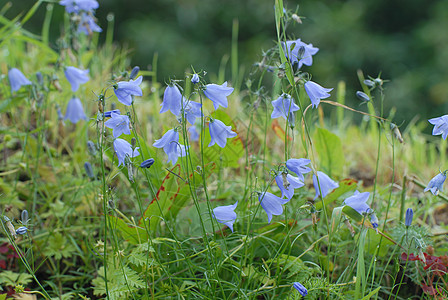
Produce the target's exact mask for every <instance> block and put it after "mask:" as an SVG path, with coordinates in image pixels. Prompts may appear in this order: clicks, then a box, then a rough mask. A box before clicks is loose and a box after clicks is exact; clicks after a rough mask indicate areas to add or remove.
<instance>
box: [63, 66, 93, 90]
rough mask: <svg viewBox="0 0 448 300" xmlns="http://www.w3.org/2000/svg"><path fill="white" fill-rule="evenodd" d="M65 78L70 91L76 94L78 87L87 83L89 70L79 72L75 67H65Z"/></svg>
mask: <svg viewBox="0 0 448 300" xmlns="http://www.w3.org/2000/svg"><path fill="white" fill-rule="evenodd" d="M64 73H65V77H66V78H67V80H68V82H70V85H71V86H72V91H73V92H76V91H77V90H78V89H79V85H81V84H83V83H86V82H87V81H89V76H88V74H89V70H88V69H87V70H81V69H78V68H75V67H66V68H65V70H64Z"/></svg>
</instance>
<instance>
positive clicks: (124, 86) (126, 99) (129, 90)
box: [114, 76, 143, 106]
mask: <svg viewBox="0 0 448 300" xmlns="http://www.w3.org/2000/svg"><path fill="white" fill-rule="evenodd" d="M142 80H143V77H142V76H139V77H138V78H137V79H136V80H132V79H131V80H129V82H126V81H120V82H119V83H117V85H116V86H114V92H115V95H116V96H117V98H118V101H120V102H121V103H123V104H124V105H127V106H130V105H131V104H132V96H143V92H142V89H141V88H140V86H139V85H140V84H141V83H142Z"/></svg>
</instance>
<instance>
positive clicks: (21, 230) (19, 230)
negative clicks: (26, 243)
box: [16, 226, 28, 235]
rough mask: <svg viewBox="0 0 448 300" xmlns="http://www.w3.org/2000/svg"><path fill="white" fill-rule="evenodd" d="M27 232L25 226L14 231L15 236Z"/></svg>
mask: <svg viewBox="0 0 448 300" xmlns="http://www.w3.org/2000/svg"><path fill="white" fill-rule="evenodd" d="M27 231H28V228H26V227H25V226H21V227H19V228H17V229H16V234H17V235H20V234H25V233H26V232H27Z"/></svg>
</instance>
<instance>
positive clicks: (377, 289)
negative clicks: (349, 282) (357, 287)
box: [361, 286, 381, 300]
mask: <svg viewBox="0 0 448 300" xmlns="http://www.w3.org/2000/svg"><path fill="white" fill-rule="evenodd" d="M380 289H381V287H380V286H379V287H377V288H376V289H374V290H373V291H371V292H370V293H368V294H367V295H365V296H364V297H363V298H362V299H361V300H369V299H370V297H372V296H373V295H376V294H378V292H379V291H380Z"/></svg>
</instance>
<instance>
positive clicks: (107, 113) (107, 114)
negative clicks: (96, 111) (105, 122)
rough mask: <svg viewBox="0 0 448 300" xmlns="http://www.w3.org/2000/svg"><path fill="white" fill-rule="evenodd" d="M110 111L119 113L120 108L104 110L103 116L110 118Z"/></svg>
mask: <svg viewBox="0 0 448 300" xmlns="http://www.w3.org/2000/svg"><path fill="white" fill-rule="evenodd" d="M112 113H116V114H120V113H121V112H120V110H119V109H114V110H110V111H106V112H105V113H104V117H105V118H110V117H111V116H112Z"/></svg>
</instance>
